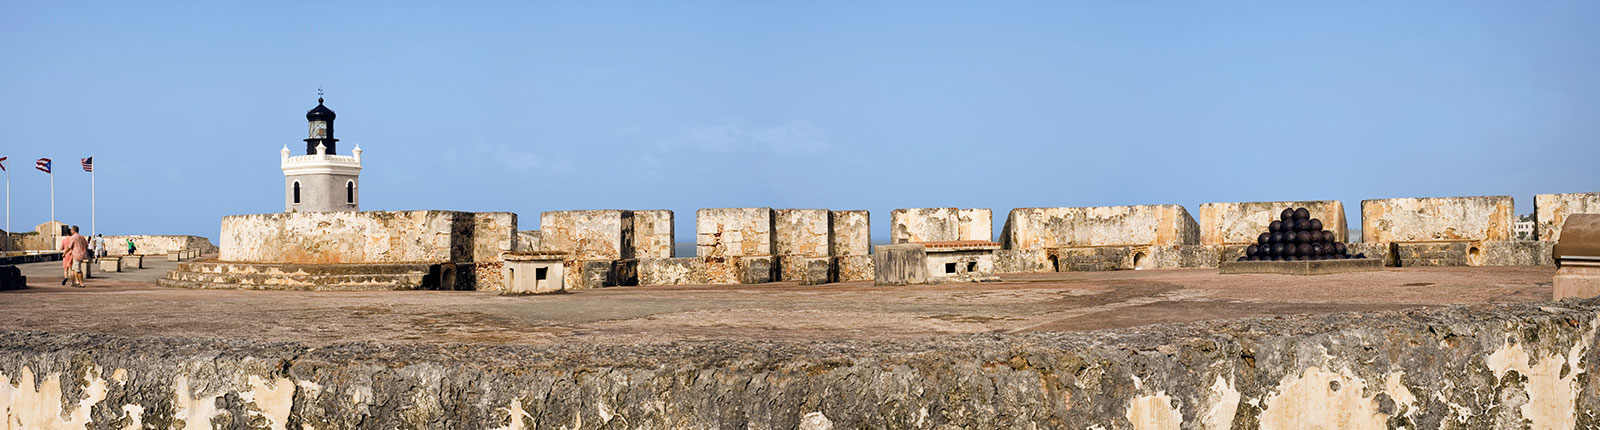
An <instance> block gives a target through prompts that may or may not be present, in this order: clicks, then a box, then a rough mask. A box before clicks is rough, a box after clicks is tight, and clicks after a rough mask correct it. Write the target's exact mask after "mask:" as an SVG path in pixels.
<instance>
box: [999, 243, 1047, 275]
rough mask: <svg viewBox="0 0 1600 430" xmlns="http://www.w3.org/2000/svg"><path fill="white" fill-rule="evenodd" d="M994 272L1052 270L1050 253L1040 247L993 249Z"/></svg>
mask: <svg viewBox="0 0 1600 430" xmlns="http://www.w3.org/2000/svg"><path fill="white" fill-rule="evenodd" d="M994 265H995V267H994V271H995V273H1040V272H1054V271H1056V270H1055V267H1053V266H1052V260H1051V259H1050V253H1049V252H1046V251H1045V250H1042V249H999V250H995V251H994Z"/></svg>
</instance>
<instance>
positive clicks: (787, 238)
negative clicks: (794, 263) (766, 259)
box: [772, 209, 833, 257]
mask: <svg viewBox="0 0 1600 430" xmlns="http://www.w3.org/2000/svg"><path fill="white" fill-rule="evenodd" d="M772 222H773V228H772V229H773V232H774V233H773V234H774V236H775V237H776V239H775V240H774V241H773V243H772V249H773V254H775V255H782V256H796V257H826V256H829V255H833V248H832V246H830V245H831V243H832V241H831V236H830V234H831V233H832V231H833V228H832V227H833V217H832V215H830V214H829V212H828V210H827V209H774V210H772Z"/></svg>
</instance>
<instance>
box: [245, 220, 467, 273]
mask: <svg viewBox="0 0 1600 430" xmlns="http://www.w3.org/2000/svg"><path fill="white" fill-rule="evenodd" d="M472 221H473V220H472V216H471V214H470V213H466V212H450V211H406V212H296V213H274V214H257V215H234V216H227V217H223V218H222V246H221V248H222V249H221V256H220V259H221V260H222V261H235V262H249V263H295V264H338V263H406V262H421V261H470V259H471V255H472V250H473V244H472V243H471V241H470V240H466V239H469V237H468V236H467V235H466V233H467V230H469V229H470V227H471V225H472Z"/></svg>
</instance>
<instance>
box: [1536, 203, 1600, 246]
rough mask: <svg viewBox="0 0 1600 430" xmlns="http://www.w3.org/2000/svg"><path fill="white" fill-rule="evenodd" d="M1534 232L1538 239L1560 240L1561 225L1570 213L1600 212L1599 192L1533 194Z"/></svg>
mask: <svg viewBox="0 0 1600 430" xmlns="http://www.w3.org/2000/svg"><path fill="white" fill-rule="evenodd" d="M1533 212H1534V220H1535V224H1534V227H1533V228H1534V232H1535V233H1536V234H1537V235H1538V236H1539V240H1546V241H1558V240H1561V225H1562V224H1564V223H1565V222H1566V220H1567V216H1568V215H1572V214H1600V193H1567V194H1539V195H1536V196H1533Z"/></svg>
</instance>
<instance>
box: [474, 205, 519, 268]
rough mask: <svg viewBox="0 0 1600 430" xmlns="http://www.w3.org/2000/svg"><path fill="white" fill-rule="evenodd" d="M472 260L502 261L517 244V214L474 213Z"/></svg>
mask: <svg viewBox="0 0 1600 430" xmlns="http://www.w3.org/2000/svg"><path fill="white" fill-rule="evenodd" d="M471 241H472V260H471V261H474V262H494V261H500V255H501V254H505V253H507V252H512V251H514V250H515V248H516V243H517V214H514V213H511V212H473V213H472V238H471Z"/></svg>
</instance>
